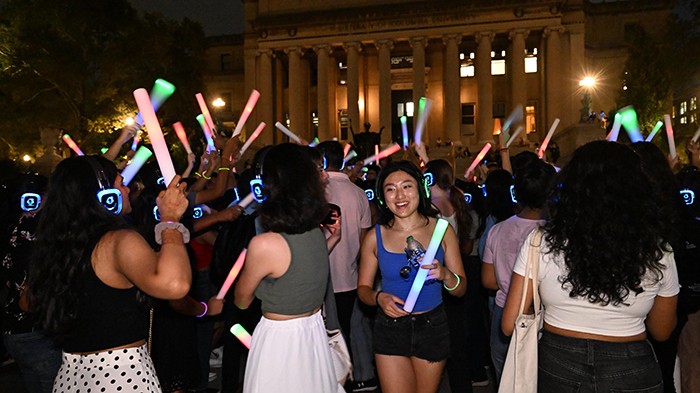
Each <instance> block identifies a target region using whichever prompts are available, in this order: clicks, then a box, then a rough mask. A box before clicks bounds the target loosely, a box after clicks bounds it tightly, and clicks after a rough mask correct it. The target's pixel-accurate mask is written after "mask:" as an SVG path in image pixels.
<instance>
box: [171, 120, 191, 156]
mask: <svg viewBox="0 0 700 393" xmlns="http://www.w3.org/2000/svg"><path fill="white" fill-rule="evenodd" d="M173 130H175V133H176V134H177V138H178V139H179V140H180V142H182V146H184V147H185V151H186V152H187V154H192V148H190V142H189V141H188V140H187V134H186V133H185V127H183V126H182V123H180V122H179V121H178V122H177V123H175V124H173Z"/></svg>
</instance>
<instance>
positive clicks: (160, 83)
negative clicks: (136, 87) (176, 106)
mask: <svg viewBox="0 0 700 393" xmlns="http://www.w3.org/2000/svg"><path fill="white" fill-rule="evenodd" d="M174 92H175V85H173V84H172V83H170V82H168V81H166V80H165V79H160V78H158V79H156V82H155V83H154V84H153V88H152V89H151V94H149V97H150V99H151V105H153V111H154V112H157V111H158V109H159V108H160V106H161V105H163V103H164V102H165V101H166V100H167V99H168V98H170V96H171V95H173V93H174ZM134 122H135V123H136V124H140V125H143V116H142V115H141V112H139V114H138V115H136V120H134Z"/></svg>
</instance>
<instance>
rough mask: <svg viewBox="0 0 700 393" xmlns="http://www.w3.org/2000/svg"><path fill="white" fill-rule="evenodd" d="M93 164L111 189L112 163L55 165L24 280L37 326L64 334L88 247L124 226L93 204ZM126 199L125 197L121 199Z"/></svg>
mask: <svg viewBox="0 0 700 393" xmlns="http://www.w3.org/2000/svg"><path fill="white" fill-rule="evenodd" d="M89 159H93V160H97V162H98V164H99V166H100V167H101V168H102V170H103V171H104V174H105V175H106V178H107V180H108V181H109V182H110V185H111V184H113V182H114V179H115V178H116V176H117V168H116V167H115V165H114V163H112V162H111V161H109V160H107V159H105V158H103V157H99V156H96V157H73V158H68V159H65V160H63V161H61V163H59V164H58V166H57V167H56V170H55V171H54V172H53V174H52V175H51V178H50V180H49V188H48V194H47V196H46V202H45V204H44V206H43V208H42V216H41V219H40V221H39V226H38V228H37V233H36V242H35V245H34V253H33V257H32V262H31V268H30V276H29V301H30V306H31V308H32V312H33V313H34V315H35V316H36V317H37V319H38V323H39V325H40V327H41V328H43V329H45V330H46V331H47V332H49V333H52V334H56V335H59V336H61V335H63V334H66V333H67V332H68V331H69V330H70V326H71V323H72V322H73V321H74V320H75V318H76V316H77V311H78V298H79V296H80V295H81V292H82V282H83V276H84V274H85V272H86V271H87V268H88V264H89V263H90V255H89V254H90V253H91V252H92V247H90V245H94V244H96V243H97V241H98V240H99V239H100V238H101V237H102V235H104V234H105V233H106V232H108V231H111V230H115V229H120V228H125V227H127V224H126V222H125V221H124V220H123V219H122V218H120V217H118V216H116V215H114V214H112V213H110V212H109V211H107V209H105V208H104V206H102V205H101V204H100V203H99V202H98V200H97V191H98V190H99V186H98V182H97V176H96V174H95V170H94V169H93V167H92V166H91V164H90V163H89V162H88V160H89ZM125 197H126V196H125Z"/></svg>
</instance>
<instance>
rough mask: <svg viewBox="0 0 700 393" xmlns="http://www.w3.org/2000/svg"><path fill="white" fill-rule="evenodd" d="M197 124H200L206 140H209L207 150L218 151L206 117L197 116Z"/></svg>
mask: <svg viewBox="0 0 700 393" xmlns="http://www.w3.org/2000/svg"><path fill="white" fill-rule="evenodd" d="M197 122H199V126H200V127H202V131H204V138H206V140H207V150H216V147H215V146H214V138H213V137H212V136H211V130H210V129H209V125H208V124H207V122H206V120H205V119H204V115H202V114H199V115H197Z"/></svg>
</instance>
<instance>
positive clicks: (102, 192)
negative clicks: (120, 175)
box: [87, 157, 122, 214]
mask: <svg viewBox="0 0 700 393" xmlns="http://www.w3.org/2000/svg"><path fill="white" fill-rule="evenodd" d="M87 159H88V160H87V161H88V162H89V163H90V166H92V169H93V171H94V172H95V177H96V178H97V186H98V187H99V188H100V189H99V190H98V191H97V200H98V201H99V202H100V204H102V206H104V207H105V209H107V210H108V211H110V212H112V213H114V214H119V213H121V212H122V193H121V191H119V190H118V189H116V188H113V187H111V185H110V183H109V180H107V175H105V172H104V169H102V166H101V164H100V163H99V162H98V161H97V158H95V157H87Z"/></svg>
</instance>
